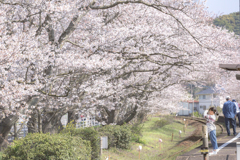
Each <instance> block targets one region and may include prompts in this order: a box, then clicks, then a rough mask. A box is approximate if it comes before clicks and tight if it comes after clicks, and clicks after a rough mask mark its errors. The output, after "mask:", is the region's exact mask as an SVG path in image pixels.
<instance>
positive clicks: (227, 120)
mask: <svg viewBox="0 0 240 160" xmlns="http://www.w3.org/2000/svg"><path fill="white" fill-rule="evenodd" d="M225 125H226V128H227V134H228V135H229V136H230V129H229V119H228V118H226V117H225Z"/></svg>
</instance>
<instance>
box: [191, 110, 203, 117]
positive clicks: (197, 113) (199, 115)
mask: <svg viewBox="0 0 240 160" xmlns="http://www.w3.org/2000/svg"><path fill="white" fill-rule="evenodd" d="M191 115H192V114H191ZM193 115H194V117H202V115H201V114H200V113H199V112H197V111H196V112H193Z"/></svg>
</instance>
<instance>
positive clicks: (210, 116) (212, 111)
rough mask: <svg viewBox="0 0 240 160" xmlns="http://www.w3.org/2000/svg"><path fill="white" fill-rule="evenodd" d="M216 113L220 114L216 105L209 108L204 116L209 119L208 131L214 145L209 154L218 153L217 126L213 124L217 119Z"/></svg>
mask: <svg viewBox="0 0 240 160" xmlns="http://www.w3.org/2000/svg"><path fill="white" fill-rule="evenodd" d="M215 114H216V115H218V113H217V110H216V109H215V108H214V107H211V108H209V110H206V111H205V112H204V118H206V119H207V128H208V133H209V135H210V140H211V143H212V146H213V151H212V152H210V153H209V155H215V154H217V149H218V144H217V138H216V126H215V125H214V124H213V123H214V122H215V120H216V116H215Z"/></svg>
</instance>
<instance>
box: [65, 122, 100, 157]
mask: <svg viewBox="0 0 240 160" xmlns="http://www.w3.org/2000/svg"><path fill="white" fill-rule="evenodd" d="M61 133H70V134H71V135H72V136H77V137H80V138H82V139H83V140H87V141H90V143H91V148H92V152H91V155H92V158H91V159H92V160H93V159H98V158H99V156H100V155H99V154H100V138H99V137H100V135H99V133H98V132H97V131H96V130H95V129H94V128H93V127H88V128H81V129H76V128H75V125H74V124H72V123H70V124H68V125H67V126H66V128H65V129H64V130H63V131H62V132H61Z"/></svg>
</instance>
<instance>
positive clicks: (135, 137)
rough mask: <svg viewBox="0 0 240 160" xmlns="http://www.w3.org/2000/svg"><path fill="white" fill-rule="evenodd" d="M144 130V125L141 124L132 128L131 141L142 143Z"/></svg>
mask: <svg viewBox="0 0 240 160" xmlns="http://www.w3.org/2000/svg"><path fill="white" fill-rule="evenodd" d="M142 128H143V125H142V124H139V123H135V124H133V125H132V127H131V141H133V142H137V143H140V141H141V140H140V139H141V137H142Z"/></svg>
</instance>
